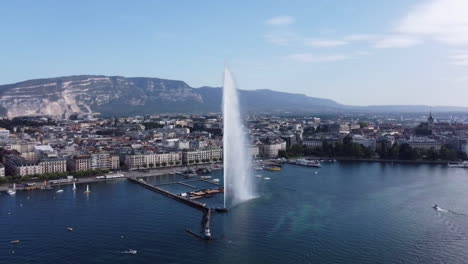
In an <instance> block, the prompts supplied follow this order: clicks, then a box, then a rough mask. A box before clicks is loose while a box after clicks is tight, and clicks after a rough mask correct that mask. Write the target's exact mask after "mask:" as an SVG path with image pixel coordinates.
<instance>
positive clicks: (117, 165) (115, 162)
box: [110, 155, 120, 170]
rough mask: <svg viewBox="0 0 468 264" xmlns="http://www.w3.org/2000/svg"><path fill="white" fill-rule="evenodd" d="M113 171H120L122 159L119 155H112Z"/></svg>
mask: <svg viewBox="0 0 468 264" xmlns="http://www.w3.org/2000/svg"><path fill="white" fill-rule="evenodd" d="M110 169H111V170H118V169H120V157H119V155H111V167H110Z"/></svg>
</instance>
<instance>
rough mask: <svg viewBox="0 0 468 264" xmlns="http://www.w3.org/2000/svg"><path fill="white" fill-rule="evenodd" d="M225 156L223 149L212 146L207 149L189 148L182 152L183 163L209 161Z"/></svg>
mask: <svg viewBox="0 0 468 264" xmlns="http://www.w3.org/2000/svg"><path fill="white" fill-rule="evenodd" d="M222 158H223V149H221V148H218V147H210V148H206V149H198V150H188V151H184V152H182V162H183V164H195V163H207V162H213V161H219V160H221V159H222Z"/></svg>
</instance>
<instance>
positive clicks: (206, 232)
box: [127, 178, 224, 240]
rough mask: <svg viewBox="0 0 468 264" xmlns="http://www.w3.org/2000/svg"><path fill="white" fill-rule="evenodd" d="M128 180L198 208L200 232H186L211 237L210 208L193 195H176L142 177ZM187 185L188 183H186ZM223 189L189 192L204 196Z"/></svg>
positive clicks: (201, 236) (205, 238) (204, 237)
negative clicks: (199, 212)
mask: <svg viewBox="0 0 468 264" xmlns="http://www.w3.org/2000/svg"><path fill="white" fill-rule="evenodd" d="M127 179H128V181H130V182H132V183H135V184H139V185H141V186H143V187H145V188H147V189H149V190H152V191H154V192H157V193H160V194H162V195H164V196H166V197H169V198H172V199H174V200H176V201H179V202H181V203H184V204H186V205H188V206H191V207H193V208H195V209H198V210H200V211H201V212H202V213H203V216H202V220H201V224H200V234H197V233H195V232H193V231H191V230H188V229H186V231H187V232H189V233H190V234H192V235H194V236H196V237H198V238H200V239H203V240H210V239H211V231H210V230H211V228H210V225H211V208H209V207H207V206H206V204H204V203H200V202H197V201H195V200H194V198H193V196H195V195H189V196H188V197H187V195H186V196H182V195H178V194H173V193H171V192H168V191H166V190H163V189H161V188H159V187H158V186H154V185H151V184H149V183H147V182H146V181H145V180H143V179H135V178H127ZM176 183H181V182H176ZM187 185H188V184H187ZM189 186H190V185H189ZM223 191H224V189H222V187H220V188H218V190H203V191H199V192H191V193H197V194H198V196H200V197H199V198H201V197H203V196H205V195H212V194H213V193H219V192H223Z"/></svg>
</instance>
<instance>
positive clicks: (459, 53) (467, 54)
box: [448, 50, 468, 66]
mask: <svg viewBox="0 0 468 264" xmlns="http://www.w3.org/2000/svg"><path fill="white" fill-rule="evenodd" d="M448 58H449V60H450V63H451V64H452V65H457V66H468V50H456V51H452V53H451V54H450V55H449V56H448Z"/></svg>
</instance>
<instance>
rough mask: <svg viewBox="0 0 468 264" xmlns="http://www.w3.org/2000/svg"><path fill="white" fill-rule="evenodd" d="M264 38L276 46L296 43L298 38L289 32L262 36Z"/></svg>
mask: <svg viewBox="0 0 468 264" xmlns="http://www.w3.org/2000/svg"><path fill="white" fill-rule="evenodd" d="M264 38H265V39H266V40H267V41H268V42H270V43H272V44H275V45H278V46H288V45H291V44H292V43H294V42H296V41H298V40H299V39H300V37H298V36H297V35H296V34H294V33H291V32H270V33H268V34H265V35H264Z"/></svg>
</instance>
